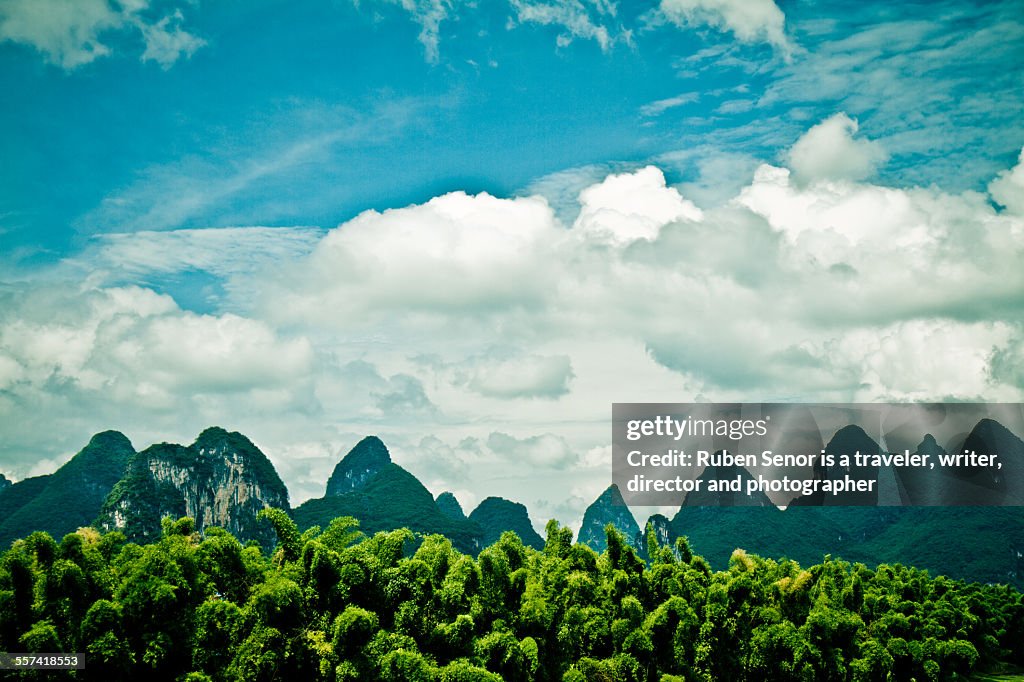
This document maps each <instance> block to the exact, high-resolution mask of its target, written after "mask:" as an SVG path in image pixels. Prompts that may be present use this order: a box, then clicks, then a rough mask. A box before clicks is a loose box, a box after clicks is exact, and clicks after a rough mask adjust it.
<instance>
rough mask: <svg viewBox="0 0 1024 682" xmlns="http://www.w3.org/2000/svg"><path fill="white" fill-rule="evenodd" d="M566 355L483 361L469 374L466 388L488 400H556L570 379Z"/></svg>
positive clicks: (570, 371) (527, 356)
mask: <svg viewBox="0 0 1024 682" xmlns="http://www.w3.org/2000/svg"><path fill="white" fill-rule="evenodd" d="M573 376H574V375H573V371H572V361H571V360H570V359H569V356H567V355H547V356H545V355H526V356H514V357H511V358H506V359H500V360H493V359H492V360H486V361H484V362H481V363H478V364H476V366H475V367H473V368H472V369H471V370H470V372H469V377H468V381H467V385H468V386H469V388H471V389H472V390H474V391H476V392H477V393H480V394H481V395H484V396H487V397H489V398H557V397H559V396H562V395H565V394H566V393H568V392H569V383H570V382H571V381H572V378H573Z"/></svg>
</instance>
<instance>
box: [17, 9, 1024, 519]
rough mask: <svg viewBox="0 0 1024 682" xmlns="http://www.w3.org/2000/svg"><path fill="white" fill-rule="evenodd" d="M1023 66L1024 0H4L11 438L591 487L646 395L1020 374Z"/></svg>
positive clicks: (316, 479) (568, 511)
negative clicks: (365, 460)
mask: <svg viewBox="0 0 1024 682" xmlns="http://www.w3.org/2000/svg"><path fill="white" fill-rule="evenodd" d="M1021 64H1024V11H1022V10H1021V6H1020V3H1019V2H1016V1H1014V0H1010V1H1007V2H990V3H968V2H953V1H949V2H919V3H897V4H892V3H878V2H866V3H856V4H851V3H839V2H811V1H809V0H801V1H794V2H782V1H781V0H780V1H779V2H778V3H775V2H773V1H772V0H749V1H748V0H742V1H741V0H661V1H660V2H654V1H648V2H632V1H629V0H620V1H619V2H615V1H614V0H543V1H542V0H500V1H497V2H486V3H485V2H479V1H477V2H470V1H466V0H361V1H360V2H358V3H355V2H350V1H349V0H337V1H335V2H330V3H322V2H315V3H314V2H278V1H270V0H261V1H253V2H245V3H242V2H237V1H236V2H231V1H222V2H212V1H209V0H82V1H81V2H66V1H64V0H3V1H2V2H0V82H2V83H3V84H4V87H3V88H2V89H0V98H2V106H0V130H2V131H3V132H2V133H0V318H2V321H3V324H4V326H5V329H6V331H5V333H4V334H3V335H0V417H2V418H3V422H4V424H5V425H4V426H3V427H0V429H2V431H0V434H2V436H3V437H0V441H3V442H4V443H5V444H4V445H0V471H6V472H7V473H8V474H10V475H11V476H13V477H16V478H17V477H22V476H25V475H28V474H30V473H42V472H45V471H47V470H52V469H53V468H54V467H55V466H56V465H57V464H58V463H59V462H60V461H62V460H63V459H64V458H66V457H67V456H68V455H70V454H71V453H73V452H74V451H75V450H77V449H78V448H79V447H81V445H82V444H84V442H85V441H86V440H87V438H88V435H89V434H90V433H92V432H95V431H99V430H102V429H105V428H119V429H122V430H124V431H125V432H126V433H128V434H129V436H131V437H132V438H133V440H134V441H135V444H136V445H137V446H139V447H141V446H144V445H146V444H148V443H149V442H153V441H154V440H165V439H166V440H188V439H189V438H191V437H192V436H194V434H195V433H198V431H199V430H200V429H201V428H202V427H203V426H205V425H208V424H210V423H219V424H222V425H224V426H226V427H229V428H236V429H239V430H243V431H245V432H247V433H248V434H249V435H250V436H252V437H254V438H255V439H256V440H257V442H258V443H260V444H261V445H263V446H264V447H265V449H267V451H268V454H270V456H271V457H272V459H274V461H275V463H276V464H277V465H278V466H279V467H280V468H281V469H282V472H283V475H284V478H285V480H286V482H287V483H288V484H289V486H290V487H291V488H292V489H293V496H295V497H296V498H299V499H301V498H304V497H308V496H309V495H313V494H319V492H318V488H319V487H320V486H321V485H322V482H323V480H325V479H326V472H328V471H329V469H330V466H332V465H333V462H334V460H335V459H336V457H337V454H338V451H339V450H343V449H345V448H346V447H347V446H350V445H351V444H353V443H354V442H355V441H356V440H358V437H359V436H361V435H363V434H365V433H367V432H371V431H372V432H379V433H381V435H382V436H384V437H385V440H390V442H391V443H393V447H394V448H395V449H396V452H398V453H401V455H399V456H397V458H398V460H399V461H400V462H402V463H403V464H405V465H407V466H408V467H409V468H410V469H412V470H413V471H414V472H415V473H417V474H418V475H421V476H422V477H423V478H424V479H425V480H426V481H428V483H429V484H430V485H432V486H433V487H438V486H442V487H441V488H439V489H437V490H434V492H435V493H436V492H440V489H443V487H452V488H455V489H456V491H457V494H459V495H460V496H461V498H462V499H463V502H464V504H465V503H470V502H472V501H473V500H474V499H482V498H483V497H485V496H486V495H488V494H506V495H507V496H510V497H517V496H518V497H519V498H521V499H522V501H524V502H526V503H527V504H528V506H531V508H534V507H537V508H538V509H539V510H540V511H539V512H538V513H539V514H540V515H542V516H543V515H544V514H547V515H556V516H561V517H563V518H565V519H566V520H570V521H571V520H572V519H573V515H575V514H578V513H580V512H581V509H582V506H583V505H584V502H589V499H588V498H591V499H592V497H594V496H596V494H597V493H598V492H600V489H601V488H602V487H603V486H604V485H606V484H607V480H608V477H609V476H610V469H608V471H607V472H605V468H606V467H605V464H606V462H605V460H604V458H606V457H607V452H606V450H605V449H604V448H605V446H606V443H605V441H606V436H607V429H606V428H605V426H604V425H605V423H606V420H607V418H608V414H610V407H609V403H610V402H612V401H615V400H626V399H651V400H663V399H665V400H673V401H674V400H690V399H696V398H702V399H704V398H709V399H719V398H721V399H751V400H755V399H784V400H792V399H796V400H800V399H803V400H814V399H834V400H847V399H862V400H865V399H866V400H875V399H950V398H954V399H982V400H989V399H1003V400H1017V399H1020V396H1021V387H1022V384H1024V350H1022V345H1021V344H1022V332H1021V326H1020V322H1019V320H1020V314H1019V313H1020V312H1021V311H1020V301H1021V300H1022V299H1024V296H1022V293H1024V281H1022V278H1021V276H1020V272H1019V267H1016V266H1015V263H1018V262H1019V259H1017V260H1016V261H1015V260H1014V259H1015V258H1016V257H1017V256H1019V255H1020V251H1021V249H1022V242H1024V228H1022V227H1021V217H1020V216H1021V213H1022V204H1024V199H1022V197H1021V193H1022V191H1024V190H1022V184H1024V170H1022V169H1021V166H1020V165H1019V160H1018V156H1019V155H1020V153H1021V148H1022V146H1024V118H1022V117H1021V115H1020V112H1021V111H1024V71H1022V68H1021V66H1020V65H1021ZM396 209H398V210H396ZM368 211H369V212H368ZM271 228H272V229H271ZM894 250H895V251H897V252H901V253H900V254H899V255H900V256H902V258H903V259H902V260H900V259H898V258H896V256H894V255H893V254H892V253H890V252H891V251H894ZM517 258H518V260H517ZM823 278H824V279H823ZM602 283H603V284H602ZM651 292H657V293H658V294H660V295H662V296H664V298H665V302H666V303H665V307H663V308H660V309H659V308H653V307H652V308H650V309H647V307H646V306H647V305H648V302H647V301H646V300H645V299H650V298H651V297H652V295H651ZM631 296H632V298H631ZM767 301H770V303H766V302H767ZM598 311H603V317H602V316H601V315H598V314H597V313H598ZM665 311H671V314H668V315H666V314H664V312H665ZM693 329H705V330H708V331H707V332H706V333H705V334H704V337H711V336H714V335H715V334H716V333H721V334H723V335H725V338H723V339H717V340H716V341H715V342H714V343H709V342H707V341H706V339H705V340H702V338H701V337H700V336H698V337H694V336H692V334H694V332H693V331H692V330H693ZM766 329H770V331H771V333H770V334H769V333H767V332H766V331H765V330H766ZM710 330H718V331H717V332H713V331H710ZM168 338H173V339H177V340H178V341H179V343H175V344H171V343H168V342H167V339H168ZM210 339H215V341H210ZM886 339H888V341H886ZM912 339H917V340H918V341H920V340H922V339H931V341H930V345H929V346H928V348H932V349H936V351H935V352H934V356H935V358H934V362H933V364H932V365H921V362H923V361H922V360H921V358H920V357H919V356H920V355H921V350H920V349H919V348H918V347H917V346H915V345H914V343H913V342H912ZM865 349H868V350H865ZM608 358H611V360H608ZM910 358H912V359H913V362H910V360H909V359H910ZM228 360H230V361H228ZM915 363H917V364H916V365H915ZM908 368H912V369H913V371H910V370H909V369H908ZM623 386H628V389H624V388H621V387H623ZM268 415H273V418H269V417H268ZM43 424H46V425H47V427H46V428H42V425H43ZM296 433H301V434H302V436H301V437H298V438H297V437H296V435H295V434H296ZM403 458H404V459H403ZM524 458H525V461H529V462H532V463H533V466H535V467H539V468H541V469H546V470H551V471H560V472H563V473H564V474H565V476H566V477H568V476H570V473H569V472H574V473H572V474H571V475H572V476H573V477H575V478H574V483H573V485H572V486H570V487H571V488H572V490H573V492H572V494H571V495H570V496H569V499H568V500H567V499H563V498H564V496H561V497H559V493H557V492H556V491H554V490H552V491H546V492H545V491H541V492H535V491H534V488H535V486H534V485H533V479H531V477H530V476H529V475H527V474H525V473H523V472H521V471H519V472H517V471H515V467H514V464H515V463H516V462H521V461H524ZM606 474H607V475H606ZM577 479H578V480H577ZM552 480H560V479H558V478H557V477H555V478H552ZM557 485H558V486H561V487H563V488H564V487H565V484H564V481H561V482H559V483H558V484H557Z"/></svg>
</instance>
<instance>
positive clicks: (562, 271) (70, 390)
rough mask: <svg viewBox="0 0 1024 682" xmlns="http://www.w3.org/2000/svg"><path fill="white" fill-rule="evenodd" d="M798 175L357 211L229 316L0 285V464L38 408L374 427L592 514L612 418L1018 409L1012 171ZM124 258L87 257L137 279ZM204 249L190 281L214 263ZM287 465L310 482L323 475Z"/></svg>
mask: <svg viewBox="0 0 1024 682" xmlns="http://www.w3.org/2000/svg"><path fill="white" fill-rule="evenodd" d="M839 123H840V125H839V129H840V132H841V133H842V134H843V135H846V136H848V137H849V136H850V135H852V130H851V129H850V127H849V126H848V125H846V124H845V123H843V122H842V121H841V120H840V121H839ZM808 137H810V134H809V135H808ZM840 139H846V138H843V137H842V135H841V136H840ZM849 139H853V140H854V142H856V139H855V138H849ZM849 139H847V140H846V141H847V142H849ZM854 146H855V147H856V144H855V145H854ZM790 163H791V164H792V165H795V166H799V162H798V161H796V160H794V159H792V158H791V159H790ZM1018 168H1019V167H1018ZM796 173H797V169H796V168H792V169H791V168H784V167H780V166H774V165H767V164H762V165H760V166H759V167H758V168H757V169H756V171H755V172H754V173H753V175H752V177H751V178H750V179H749V181H748V182H747V183H746V185H745V186H744V187H743V188H742V189H740V190H739V191H738V192H736V193H735V196H733V197H731V198H730V199H728V200H726V201H720V202H717V203H714V204H712V205H708V206H707V207H705V208H704V209H703V210H702V209H698V208H697V207H696V206H695V205H694V204H692V203H691V202H690V201H689V200H688V199H687V198H686V197H685V196H683V195H682V194H680V192H679V190H677V189H676V188H673V187H669V186H668V185H667V184H666V182H665V178H664V175H663V173H662V172H661V170H659V169H658V168H656V167H646V168H641V169H637V170H634V171H631V172H619V173H613V174H611V175H608V176H607V177H605V178H603V179H601V180H600V181H597V182H593V183H591V184H590V186H588V187H586V188H584V189H583V190H582V191H581V192H580V193H579V198H578V202H579V205H580V207H581V209H580V212H579V216H578V217H577V218H576V219H575V220H574V221H572V223H567V222H564V221H562V220H560V219H559V218H558V217H557V215H556V213H555V211H554V210H553V208H552V206H551V205H550V204H548V202H547V201H545V200H544V199H541V198H538V197H514V198H498V197H494V196H491V195H488V194H478V195H469V194H465V193H461V192H456V193H450V194H446V195H443V196H440V197H437V198H435V199H432V200H430V201H427V202H425V203H423V204H419V205H413V206H407V207H404V208H398V209H392V210H388V211H383V212H377V211H368V212H366V213H363V214H361V215H359V216H357V217H356V218H354V219H352V220H350V221H347V222H346V223H344V224H342V225H339V226H338V227H336V228H335V229H333V230H331V231H329V232H328V233H326V234H325V235H323V236H322V238H320V239H319V241H317V242H316V244H315V246H313V248H312V249H310V250H307V249H306V248H305V247H303V248H298V249H295V250H292V249H291V246H285V247H283V249H282V251H281V254H282V255H281V257H280V260H281V262H280V263H279V264H278V267H276V268H268V269H267V271H266V272H265V273H264V275H263V277H261V278H252V277H248V276H247V279H245V281H246V282H248V283H249V284H250V285H251V286H253V287H254V288H255V289H257V291H255V292H254V295H253V297H252V305H251V306H250V307H248V308H246V309H243V310H235V311H234V312H233V314H227V313H224V312H220V313H219V314H215V315H196V314H194V313H189V312H186V311H183V310H181V309H180V307H179V306H178V305H177V304H176V303H175V301H174V300H172V299H171V298H169V297H167V296H160V295H157V294H155V293H154V292H152V291H148V290H146V289H143V288H138V287H134V288H133V287H109V286H108V287H106V288H85V289H81V290H73V289H61V288H54V287H52V286H48V285H45V284H43V283H39V282H36V283H19V284H16V285H15V284H9V285H7V289H6V290H5V291H4V292H0V418H2V420H3V423H4V424H5V425H10V426H5V431H6V432H5V436H7V435H10V438H8V439H7V440H6V442H5V444H4V446H3V447H5V448H7V450H5V451H4V452H5V454H6V453H7V452H8V450H13V449H14V448H26V447H29V444H31V443H35V444H37V445H38V443H39V442H40V438H41V437H40V436H39V435H38V434H36V435H34V436H33V435H32V433H30V431H31V430H32V429H33V428H34V429H38V428H39V426H40V423H41V422H40V419H41V417H39V416H38V415H46V421H47V423H48V424H49V425H51V426H50V428H51V430H54V431H60V432H62V433H79V432H80V430H81V428H83V427H82V423H84V422H88V423H89V424H90V425H91V428H92V429H93V430H97V427H99V426H101V425H102V426H112V427H116V426H117V424H118V422H117V421H116V420H117V419H122V420H123V419H126V418H128V417H126V415H130V418H131V419H132V420H138V421H150V422H153V423H156V424H157V425H162V424H167V423H169V422H170V420H172V419H174V420H176V421H182V418H181V417H180V415H181V414H185V417H184V418H183V419H184V421H186V422H187V423H188V424H189V427H190V429H191V426H192V425H193V424H195V425H197V426H198V427H201V426H203V425H207V424H208V423H216V422H218V421H222V419H221V418H220V417H216V415H225V414H227V415H231V416H232V418H233V419H234V420H235V422H234V423H235V425H236V427H237V428H240V429H241V428H242V427H243V426H245V427H250V428H251V429H252V430H253V433H251V434H250V435H252V436H253V437H255V438H257V440H258V441H259V442H260V443H261V444H265V445H266V447H267V449H268V451H269V452H268V454H270V455H271V456H272V458H273V457H274V456H275V455H274V452H275V451H278V452H297V453H300V454H301V453H303V452H305V453H325V452H328V451H329V450H330V448H329V447H327V446H325V445H323V444H325V443H326V444H329V445H337V446H338V447H339V448H340V447H341V445H342V444H343V443H345V442H347V440H346V439H348V440H351V439H352V438H356V436H351V435H349V434H353V433H355V434H360V435H366V434H367V433H378V434H379V435H381V436H382V437H384V438H385V440H386V442H388V444H389V447H391V449H392V452H393V453H395V456H396V461H399V463H401V464H402V465H403V466H406V465H408V468H410V470H411V471H413V472H414V473H416V474H417V475H419V476H421V478H422V479H423V480H424V481H430V482H431V483H430V485H431V487H432V489H433V490H434V492H435V493H436V492H439V491H440V490H441V489H444V488H446V487H452V486H448V485H443V484H444V483H445V482H446V481H448V480H450V479H453V480H455V483H456V484H458V485H459V486H461V488H460V489H465V488H467V487H469V485H468V482H472V485H473V487H474V489H479V491H480V494H481V496H485V495H488V494H501V495H503V496H506V497H510V498H512V499H518V500H520V501H523V502H525V503H527V504H530V503H531V502H534V501H537V500H547V501H550V500H557V499H560V497H559V495H564V493H565V490H567V489H568V486H567V485H566V483H565V478H564V477H563V478H559V477H560V476H563V475H564V472H565V471H567V470H568V469H570V468H571V471H572V476H573V480H572V485H573V486H575V487H577V488H578V489H579V494H578V495H577V496H578V497H579V498H580V499H582V500H586V501H588V502H589V501H590V500H592V499H593V497H595V496H596V495H597V494H598V493H599V492H600V491H601V490H602V489H603V488H604V487H606V486H607V484H608V480H609V479H608V476H609V475H610V474H609V472H608V471H607V469H606V465H605V464H604V463H605V462H606V459H607V451H606V450H605V449H602V448H604V447H605V446H606V434H607V419H608V418H609V405H610V404H611V403H612V402H624V401H635V402H642V401H645V402H669V401H686V400H693V399H696V398H697V397H698V396H703V397H705V398H707V399H710V400H720V401H758V400H801V401H820V402H831V401H838V402H844V401H856V400H867V401H874V400H905V399H913V400H939V399H972V400H1001V401H1006V402H1013V401H1018V400H1021V399H1022V398H1024V392H1022V386H1021V382H1020V377H1021V372H1022V370H1021V368H1022V367H1024V362H1022V361H1021V358H1022V357H1024V351H1022V345H1021V344H1022V339H1024V328H1022V323H1021V320H1022V319H1024V318H1022V315H1021V313H1022V312H1024V310H1022V308H1024V279H1022V278H1021V277H1020V265H1019V264H1020V262H1021V261H1022V259H1024V218H1022V216H1021V215H1020V214H1019V213H1016V212H1015V211H1014V210H1011V209H1010V206H1011V204H1012V201H1011V202H1007V203H1005V204H1004V205H1005V206H1007V208H1005V209H999V208H997V207H995V206H993V204H992V199H995V200H996V201H1000V202H1002V201H1004V200H1005V199H1007V197H1012V196H1013V191H1014V188H1015V185H1014V184H1013V183H1014V182H1015V180H1013V178H1015V177H1016V175H1015V174H1016V173H1017V170H1016V168H1015V169H1014V170H1011V171H1008V172H1007V173H1005V174H1003V175H1000V176H999V177H998V178H997V179H996V180H995V181H994V182H993V183H992V185H991V187H990V191H991V193H992V194H991V197H990V196H989V195H985V194H981V193H978V192H966V193H962V194H951V193H947V192H943V191H942V190H940V189H938V188H935V187H904V188H899V187H892V186H883V185H878V184H874V183H872V182H870V181H869V180H867V179H856V176H857V175H859V174H858V173H854V174H851V173H850V172H849V170H848V169H847V170H845V171H844V172H843V173H840V174H839V176H837V175H836V174H835V173H833V172H830V173H828V174H826V175H827V177H820V175H821V174H819V176H817V177H815V178H813V179H811V181H807V182H799V181H798V180H797V179H796V177H795V176H796ZM210 238H211V239H213V240H214V241H216V239H217V238H218V237H217V236H216V235H213V236H211V237H210ZM169 239H172V238H169ZM131 243H132V242H130V240H129V241H125V242H121V241H119V240H117V239H113V240H105V241H101V242H100V243H99V246H98V247H97V248H100V247H102V248H108V249H110V251H111V254H112V255H110V256H109V258H110V259H112V260H111V262H115V260H116V259H121V260H124V261H125V262H128V261H131V262H135V263H146V262H149V261H147V260H146V258H144V257H142V256H127V255H125V250H124V248H125V246H126V245H130V244H131ZM184 243H186V244H192V243H193V242H192V240H191V238H189V239H187V240H186V241H185V242H184ZM301 243H302V244H307V242H306V241H302V242H301ZM147 248H148V247H147ZM147 248H143V249H142V252H143V253H148V251H147ZM202 253H205V251H204V250H202V249H200V250H199V251H198V252H197V253H196V254H193V255H192V256H189V257H188V258H187V260H188V261H189V262H192V263H199V264H200V267H210V268H216V267H217V265H216V264H215V263H210V262H207V261H205V260H203V258H205V256H202V257H201V256H200V255H199V254H202ZM95 257H96V258H97V259H100V258H101V256H98V255H96V256H95ZM204 263H205V265H203V264H204ZM172 265H173V267H178V265H175V264H173V263H172ZM138 267H140V268H141V267H143V266H141V265H140V266H138ZM151 267H153V268H160V267H171V265H167V264H165V263H163V262H162V261H161V260H160V259H155V260H154V261H153V262H152V265H151ZM222 272H223V273H224V274H223V276H224V277H226V278H228V279H229V280H234V279H236V278H239V277H242V276H243V275H240V274H232V273H234V270H233V269H227V270H224V271H222ZM250 413H252V414H251V415H250ZM211 415H214V416H215V418H212V419H211V418H210V416H211ZM246 415H250V416H246ZM271 416H272V418H271ZM204 420H209V421H208V422H207V424H203V423H202V421H204ZM23 424H24V425H26V426H25V427H24V428H23ZM275 424H277V426H275ZM195 431H198V428H196V429H195ZM190 436H194V432H193V433H190V434H188V435H187V436H185V438H187V437H190ZM165 437H166V436H165ZM33 439H34V440H33ZM150 442H152V441H150ZM8 443H9V444H8ZM304 443H305V444H309V446H308V447H305V449H302V448H300V446H303V444H304ZM75 445H76V446H77V447H75V448H74V449H77V448H79V447H81V442H79V443H76V444H75ZM41 454H44V455H46V456H47V457H48V458H49V459H54V460H55V461H56V460H57V459H59V457H57V455H59V454H60V453H59V452H49V451H46V452H43V453H41ZM9 456H12V457H13V455H9ZM321 456H326V455H321ZM435 459H436V465H435V464H434V463H432V462H433V461H434V460H435ZM308 460H309V457H308V456H305V455H304V461H306V463H305V464H303V466H302V467H299V468H297V469H296V470H295V471H296V475H298V476H299V477H300V478H301V479H302V480H304V481H306V480H310V479H309V476H310V475H311V474H310V473H309V472H313V471H323V470H326V468H327V465H323V466H320V465H316V466H314V465H313V464H312V463H311V462H310V461H308ZM523 463H527V464H529V466H528V467H524V466H522V464H523ZM24 470H27V469H26V468H22V469H21V470H19V471H24ZM543 472H550V474H551V475H550V476H545V475H544V473H543ZM539 479H543V480H539ZM289 483H291V481H289ZM544 504H546V505H548V506H546V507H544V509H547V510H555V509H556V508H557V504H555V503H551V502H545V503H544ZM574 505H576V503H575V502H574ZM576 506H578V505H576Z"/></svg>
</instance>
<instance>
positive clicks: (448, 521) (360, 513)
mask: <svg viewBox="0 0 1024 682" xmlns="http://www.w3.org/2000/svg"><path fill="white" fill-rule="evenodd" d="M339 516H351V517H353V518H356V519H358V520H359V522H360V526H361V528H362V529H363V530H364V531H365V532H367V533H375V532H377V531H382V530H394V529H396V528H409V529H410V530H413V531H415V532H417V533H424V534H432V533H440V534H442V535H444V536H445V537H447V538H449V539H450V540H451V541H452V543H453V544H454V545H455V546H456V547H458V548H460V550H461V551H466V552H476V551H477V550H478V549H479V538H480V535H481V530H480V528H479V526H477V525H476V524H475V523H473V522H471V521H460V520H458V519H453V518H451V517H450V516H448V515H446V514H444V513H443V512H442V511H441V510H440V509H439V508H438V506H437V504H436V503H435V502H434V497H433V496H432V495H431V494H430V491H428V490H427V489H426V488H425V487H423V484H422V483H420V482H419V480H418V479H417V478H416V477H415V476H413V475H412V474H410V473H409V472H408V471H406V470H405V469H403V468H402V467H400V466H398V465H397V464H387V465H385V466H384V467H383V468H382V469H380V471H378V472H377V473H376V474H375V475H374V476H373V477H371V478H370V479H369V480H368V481H367V482H365V483H364V484H363V485H362V487H360V488H358V489H356V490H352V491H350V492H346V493H343V494H341V495H336V496H327V497H322V498H318V499H313V500H308V501H306V502H304V503H303V504H301V505H299V506H298V507H296V508H295V509H294V510H292V518H294V519H295V523H296V524H298V526H299V528H300V529H303V530H305V529H306V528H310V527H311V526H320V527H321V528H327V526H328V525H330V522H331V521H332V520H333V519H335V518H337V517H339Z"/></svg>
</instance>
